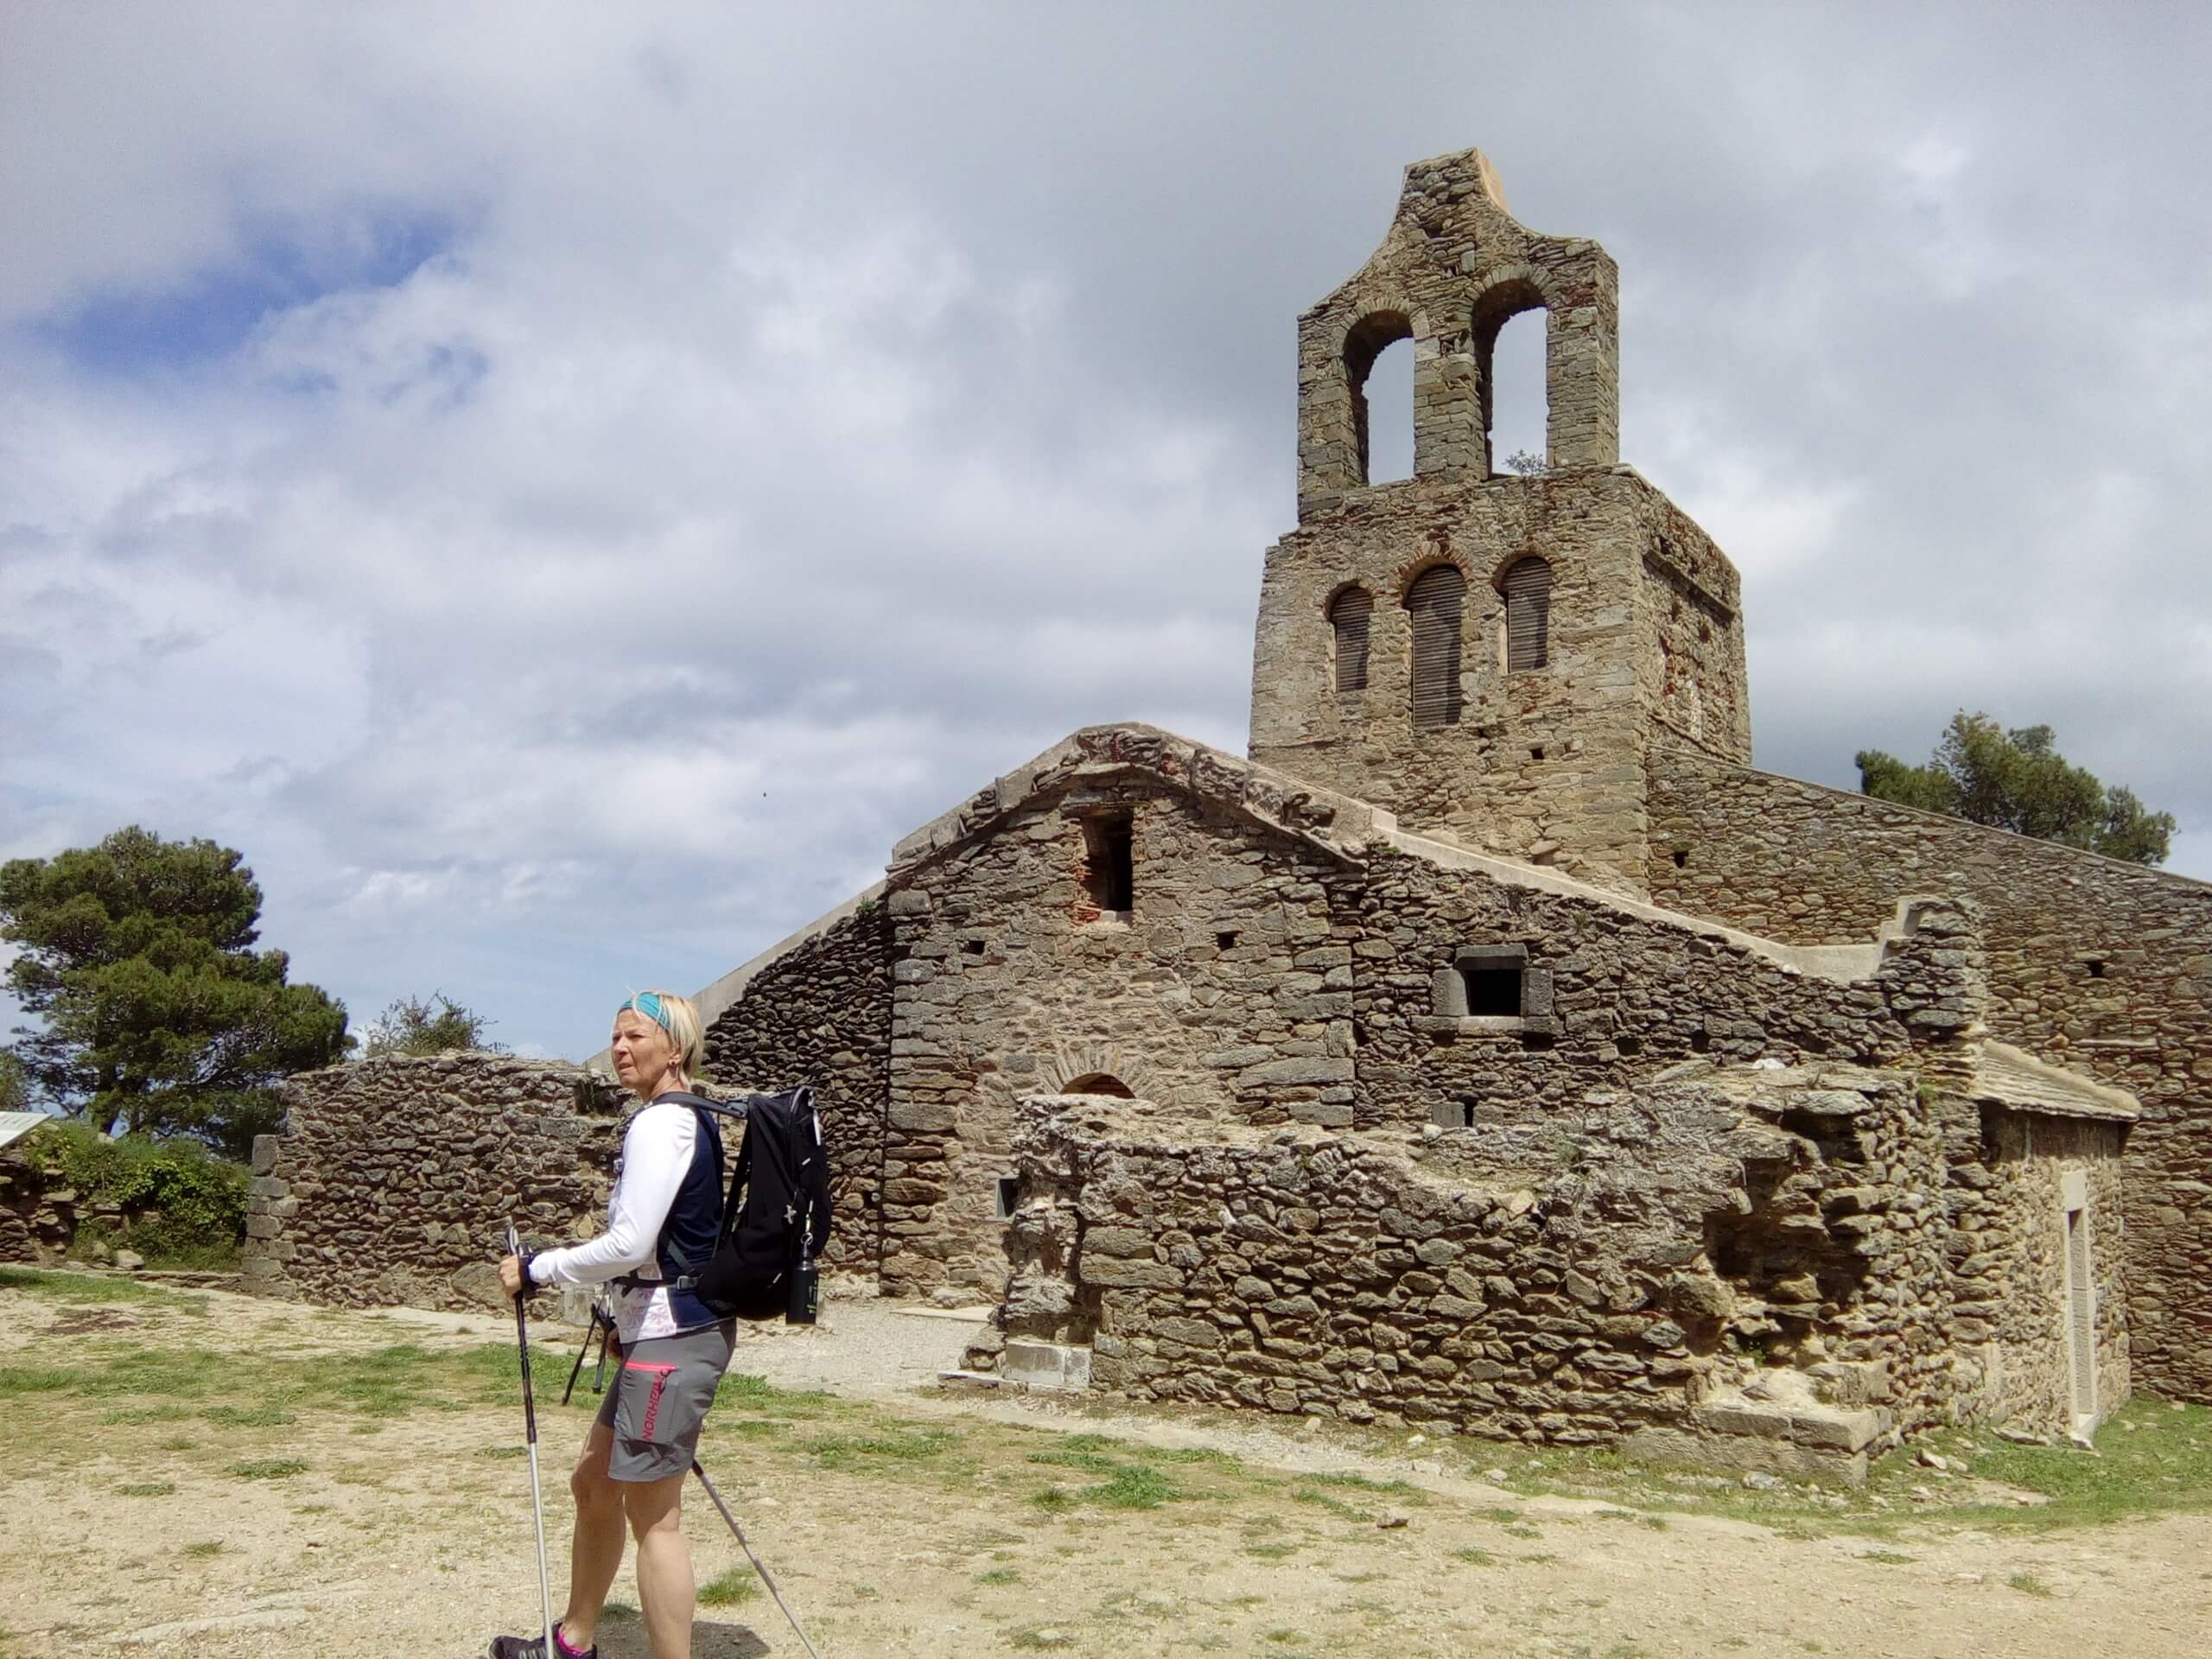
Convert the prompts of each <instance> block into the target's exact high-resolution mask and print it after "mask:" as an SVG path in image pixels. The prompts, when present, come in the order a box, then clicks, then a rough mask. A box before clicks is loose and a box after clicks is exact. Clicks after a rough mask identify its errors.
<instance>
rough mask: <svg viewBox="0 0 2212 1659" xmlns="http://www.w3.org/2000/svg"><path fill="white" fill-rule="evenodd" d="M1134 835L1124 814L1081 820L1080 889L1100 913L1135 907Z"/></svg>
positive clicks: (1105, 814) (1122, 912)
mask: <svg viewBox="0 0 2212 1659" xmlns="http://www.w3.org/2000/svg"><path fill="white" fill-rule="evenodd" d="M1135 849H1136V834H1135V829H1134V828H1133V826H1132V825H1131V823H1130V820H1129V815H1128V813H1126V812H1112V813H1102V814H1100V815H1099V816H1098V817H1089V818H1085V819H1084V821H1083V861H1084V869H1083V889H1084V893H1087V894H1089V895H1090V902H1091V903H1092V904H1094V905H1096V906H1097V907H1098V908H1099V909H1100V910H1102V911H1106V912H1115V913H1118V914H1122V915H1126V914H1127V913H1128V912H1130V911H1132V910H1135V908H1136V891H1137V878H1136V851H1135Z"/></svg>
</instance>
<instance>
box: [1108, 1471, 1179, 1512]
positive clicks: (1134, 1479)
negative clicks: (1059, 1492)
mask: <svg viewBox="0 0 2212 1659" xmlns="http://www.w3.org/2000/svg"><path fill="white" fill-rule="evenodd" d="M1083 1496H1084V1497H1088V1498H1090V1499H1091V1500H1093V1501H1094V1502H1096V1503H1103V1504H1105V1505H1106V1506H1107V1507H1108V1508H1109V1509H1116V1510H1156V1509H1158V1508H1159V1507H1160V1505H1161V1504H1162V1503H1166V1502H1167V1501H1168V1500H1169V1499H1170V1498H1176V1497H1182V1496H1183V1494H1182V1493H1180V1492H1179V1491H1176V1490H1175V1488H1174V1487H1173V1486H1172V1485H1171V1484H1168V1480H1167V1477H1166V1476H1165V1475H1163V1474H1161V1473H1160V1471H1158V1470H1157V1469H1136V1468H1124V1469H1116V1471H1114V1473H1113V1476H1112V1478H1110V1479H1109V1480H1108V1481H1107V1482H1106V1483H1105V1484H1103V1485H1101V1486H1093V1487H1091V1488H1090V1490H1089V1491H1086V1492H1084V1494H1083Z"/></svg>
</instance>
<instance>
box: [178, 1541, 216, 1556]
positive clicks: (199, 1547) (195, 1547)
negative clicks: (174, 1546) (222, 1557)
mask: <svg viewBox="0 0 2212 1659" xmlns="http://www.w3.org/2000/svg"><path fill="white" fill-rule="evenodd" d="M222 1553H223V1546H222V1545H221V1544H220V1543H219V1541H216V1540H214V1539H212V1538H211V1539H209V1540H208V1541H207V1542H206V1543H202V1544H187V1545H186V1546H185V1547H184V1548H182V1549H181V1550H179V1551H177V1554H180V1555H189V1556H191V1557H192V1558H193V1559H194V1560H201V1561H204V1560H207V1558H208V1557H209V1556H210V1555H219V1554H222Z"/></svg>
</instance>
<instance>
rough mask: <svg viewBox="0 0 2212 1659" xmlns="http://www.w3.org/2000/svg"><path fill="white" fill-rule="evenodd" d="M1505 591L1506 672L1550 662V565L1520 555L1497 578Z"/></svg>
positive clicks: (1500, 586)
mask: <svg viewBox="0 0 2212 1659" xmlns="http://www.w3.org/2000/svg"><path fill="white" fill-rule="evenodd" d="M1497 585H1498V587H1499V588H1500V589H1501V590H1502V591H1503V593H1504V594H1505V669H1506V672H1508V673H1509V674H1517V673H1520V672H1521V671H1522V670H1524V669H1531V668H1541V667H1543V666H1544V665H1545V664H1547V663H1548V662H1550V661H1551V659H1552V658H1551V623H1552V568H1551V566H1550V565H1548V564H1547V563H1544V562H1543V560H1541V559H1535V558H1530V559H1522V560H1520V561H1518V562H1517V563H1515V564H1514V565H1513V567H1512V568H1511V569H1509V570H1507V571H1506V573H1505V575H1504V576H1503V578H1501V579H1500V580H1499V582H1498V584H1497Z"/></svg>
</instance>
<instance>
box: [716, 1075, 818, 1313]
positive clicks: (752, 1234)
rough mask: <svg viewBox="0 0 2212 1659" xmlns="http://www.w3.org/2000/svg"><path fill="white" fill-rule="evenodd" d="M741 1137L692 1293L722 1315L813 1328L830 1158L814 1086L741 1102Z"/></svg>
mask: <svg viewBox="0 0 2212 1659" xmlns="http://www.w3.org/2000/svg"><path fill="white" fill-rule="evenodd" d="M712 1109H714V1110H715V1111H718V1112H720V1113H721V1114H722V1115H724V1116H731V1117H736V1116H742V1117H743V1119H744V1122H745V1139H744V1140H743V1141H742V1142H741V1143H740V1145H739V1147H738V1150H737V1166H736V1168H734V1169H733V1170H732V1171H731V1172H730V1178H729V1195H728V1198H725V1199H724V1200H723V1203H722V1219H721V1236H720V1237H719V1239H718V1240H717V1242H716V1243H715V1254H714V1257H713V1259H712V1260H711V1261H709V1262H708V1263H707V1265H706V1266H705V1267H704V1268H702V1269H700V1272H699V1276H698V1282H697V1284H696V1287H694V1291H693V1294H695V1295H696V1296H697V1297H698V1299H699V1300H700V1301H701V1302H702V1303H704V1304H705V1305H706V1307H707V1311H708V1312H709V1313H713V1314H715V1315H716V1316H717V1317H720V1318H723V1319H728V1318H729V1317H730V1316H732V1315H735V1316H736V1317H737V1318H739V1319H774V1318H775V1317H776V1316H777V1315H778V1314H781V1315H782V1316H783V1317H784V1319H785V1321H786V1322H787V1323H789V1324H791V1325H812V1324H813V1323H814V1316H815V1310H816V1306H817V1301H818V1299H819V1296H820V1288H821V1274H820V1273H819V1271H818V1270H817V1268H816V1266H815V1263H816V1262H817V1260H818V1259H819V1258H820V1256H821V1255H822V1247H823V1245H824V1244H826V1243H829V1151H828V1148H826V1147H823V1144H822V1119H821V1117H820V1116H818V1115H817V1113H816V1111H815V1109H814V1090H811V1089H810V1088H808V1087H807V1086H806V1085H805V1084H800V1085H799V1086H798V1088H796V1089H787V1090H785V1091H784V1092H783V1093H782V1094H779V1095H751V1096H747V1098H746V1103H745V1109H744V1111H743V1112H742V1113H739V1112H738V1111H736V1110H735V1109H732V1108H730V1107H728V1106H721V1107H715V1108H712Z"/></svg>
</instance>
